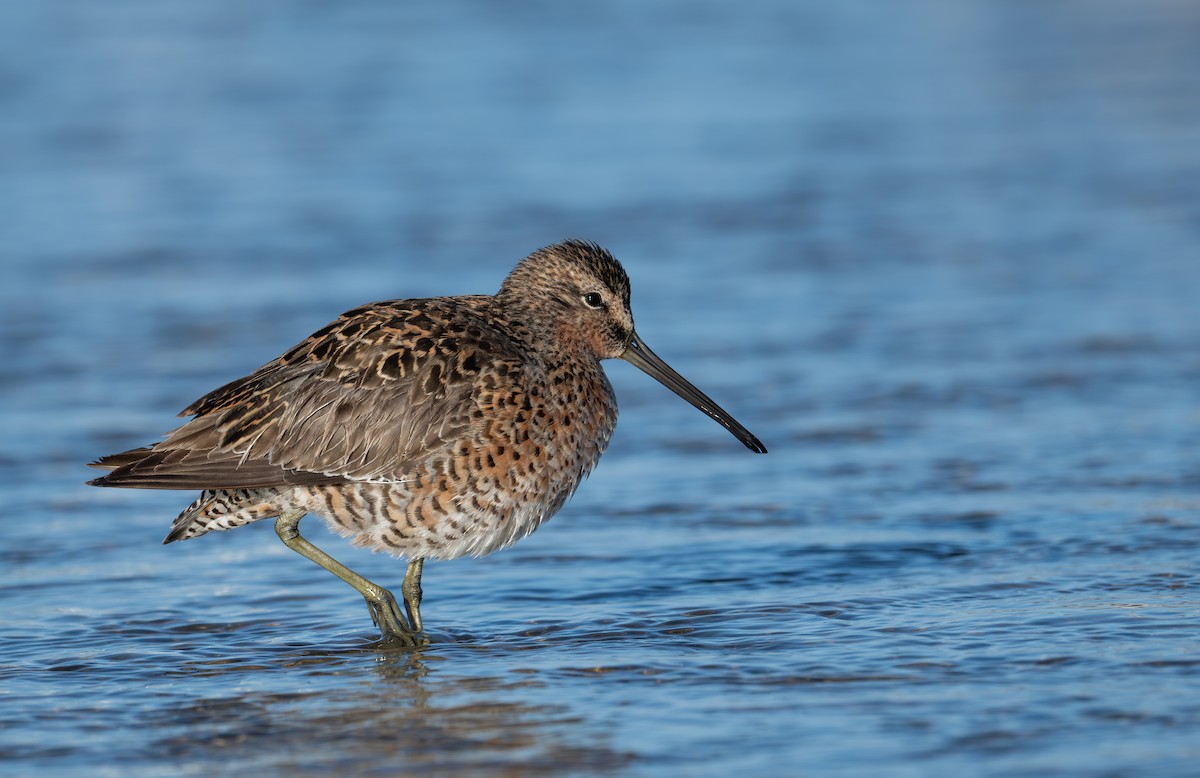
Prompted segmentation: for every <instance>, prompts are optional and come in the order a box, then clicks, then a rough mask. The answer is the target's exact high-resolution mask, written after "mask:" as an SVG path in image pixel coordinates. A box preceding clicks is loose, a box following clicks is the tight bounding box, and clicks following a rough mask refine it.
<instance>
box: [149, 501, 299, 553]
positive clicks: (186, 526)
mask: <svg viewBox="0 0 1200 778" xmlns="http://www.w3.org/2000/svg"><path fill="white" fill-rule="evenodd" d="M276 497H278V492H276V491H274V490H272V489H215V490H214V489H208V490H205V491H204V492H202V493H201V495H200V497H199V498H197V499H196V501H195V502H194V503H192V504H191V505H189V506H188V507H187V508H185V509H184V510H183V512H182V513H180V514H179V515H178V516H177V517H176V518H175V521H173V522H172V523H171V531H170V532H169V533H167V537H166V538H165V539H164V540H163V543H174V542H175V541H176V540H190V539H191V538H195V537H199V536H200V535H203V534H205V533H206V532H212V531H214V530H226V529H233V528H234V527H240V526H242V525H243V524H249V523H250V522H252V521H258V520H259V519H271V518H275V517H276V516H278V515H279V514H280V512H281V511H280V509H279V508H278V507H277V505H276V504H275V501H274V499H273V498H276Z"/></svg>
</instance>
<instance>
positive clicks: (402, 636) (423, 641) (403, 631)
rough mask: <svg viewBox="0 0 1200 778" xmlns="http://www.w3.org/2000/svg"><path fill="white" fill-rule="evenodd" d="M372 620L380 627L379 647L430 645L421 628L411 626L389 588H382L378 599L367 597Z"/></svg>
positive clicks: (418, 646)
mask: <svg viewBox="0 0 1200 778" xmlns="http://www.w3.org/2000/svg"><path fill="white" fill-rule="evenodd" d="M365 599H366V601H367V608H369V609H370V611H371V620H372V621H374V622H375V626H377V627H379V633H380V639H379V642H378V643H376V644H375V646H376V647H377V648H410V649H411V648H422V647H424V646H427V645H429V638H427V637H425V633H423V632H421V630H420V629H419V628H416V629H414V628H413V627H411V626H409V623H408V621H407V620H406V619H405V617H404V614H403V613H401V611H400V605H399V603H397V602H396V598H395V597H394V596H393V595H392V593H391V592H389V591H388V590H387V589H382V590H381V595H380V596H379V598H378V600H373V599H372V598H370V597H365Z"/></svg>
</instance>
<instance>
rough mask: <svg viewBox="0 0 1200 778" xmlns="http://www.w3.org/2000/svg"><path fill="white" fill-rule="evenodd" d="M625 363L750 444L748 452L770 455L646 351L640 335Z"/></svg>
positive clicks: (631, 343)
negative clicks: (634, 367)
mask: <svg viewBox="0 0 1200 778" xmlns="http://www.w3.org/2000/svg"><path fill="white" fill-rule="evenodd" d="M621 359H623V360H625V361H626V362H628V363H630V364H632V365H635V366H637V368H638V369H639V370H641V371H642V372H644V373H645V374H646V375H648V376H650V377H651V378H653V379H654V380H655V381H658V382H659V383H660V384H662V385H663V386H665V387H667V388H668V389H670V390H671V391H672V392H674V393H675V394H677V395H679V396H680V397H682V398H683V399H685V400H687V401H688V402H690V403H691V404H692V405H694V406H696V407H697V408H699V409H700V410H701V411H703V412H704V413H705V414H706V415H707V416H709V417H710V418H712V419H714V420H716V422H717V423H718V424H720V425H721V426H722V427H724V428H725V429H727V430H729V431H730V432H732V433H733V436H734V437H735V438H737V439H738V440H740V441H742V443H744V444H746V448H748V449H750V450H751V451H754V452H756V453H759V454H765V453H767V447H766V446H764V445H763V444H762V443H761V442H760V441H759V439H758V438H756V437H754V436H753V435H751V434H750V430H748V429H746V428H745V427H743V426H742V425H741V424H738V422H737V420H736V419H734V418H733V417H732V416H730V415H729V414H728V413H726V412H725V409H724V408H722V407H721V406H719V405H717V404H716V403H715V402H713V401H712V400H711V399H710V398H709V397H708V395H706V394H705V393H704V392H702V391H700V390H699V389H697V388H696V387H694V386H692V385H691V384H690V383H688V380H687V379H686V378H684V377H683V376H681V375H679V373H676V372H675V371H674V370H672V369H671V366H670V365H668V364H667V363H666V362H663V361H662V360H661V359H659V357H658V355H657V354H655V353H654V352H653V351H651V350H650V349H648V348H646V344H645V343H643V342H642V339H641V338H639V337H638V336H637V333H636V332H635V333H634V334H633V337H632V338H630V339H629V345H628V346H626V347H625V353H624V354H622V355H621Z"/></svg>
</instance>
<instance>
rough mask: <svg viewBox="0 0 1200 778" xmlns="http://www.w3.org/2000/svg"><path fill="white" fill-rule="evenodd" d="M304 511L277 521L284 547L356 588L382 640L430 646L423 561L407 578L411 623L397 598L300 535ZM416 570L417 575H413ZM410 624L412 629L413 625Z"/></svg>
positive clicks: (416, 562)
mask: <svg viewBox="0 0 1200 778" xmlns="http://www.w3.org/2000/svg"><path fill="white" fill-rule="evenodd" d="M304 516H305V512H304V511H287V512H285V513H283V514H282V515H280V517H279V518H278V519H276V520H275V532H276V534H278V535H279V539H280V540H282V541H283V544H284V545H285V546H287V547H288V548H290V549H291V550H292V551H295V552H296V553H297V554H299V555H300V556H302V557H305V558H307V559H310V560H312V561H313V562H315V563H317V564H318V565H320V566H321V567H323V568H325V569H326V570H328V571H329V572H331V573H333V574H334V575H336V576H337V577H338V578H341V579H342V580H343V581H345V582H346V583H348V584H350V585H351V586H353V587H354V589H355V591H357V592H358V593H359V594H361V595H362V596H363V599H365V600H366V601H367V607H368V608H369V609H370V610H371V620H372V621H374V622H375V625H376V626H378V627H379V631H380V633H382V635H383V640H384V642H386V643H394V644H398V645H403V646H409V647H413V648H415V647H417V646H423V645H427V644H428V643H429V641H428V639H426V637H425V636H424V635H422V634H421V610H420V609H421V567H422V565H421V564H420V563H421V561H422V560H420V559H416V560H413V561H412V562H411V563H410V564H409V566H408V572H407V573H406V574H405V576H404V588H403V589H402V592H403V594H404V607H405V609H406V610H407V611H408V618H409V621H408V622H406V621H405V620H404V616H402V615H401V614H400V606H399V605H398V604H397V603H396V598H395V596H394V595H393V594H392V593H391V592H389V591H388V590H387V589H384V588H383V587H382V586H380V585H379V584H376V583H372V582H371V581H368V580H367V579H366V578H363V577H362V576H361V575H359V574H358V573H356V572H354V571H353V570H351V569H350V568H348V567H346V566H345V565H343V564H342V563H341V562H339V561H337V560H336V559H334V558H333V557H331V556H329V554H326V553H325V552H324V551H322V550H321V549H319V548H317V547H316V546H314V545H313V544H312V543H310V542H309V541H308V540H307V539H306V538H305V537H303V536H302V535H301V534H300V519H302V518H304ZM414 568H415V572H414ZM410 624H411V626H410Z"/></svg>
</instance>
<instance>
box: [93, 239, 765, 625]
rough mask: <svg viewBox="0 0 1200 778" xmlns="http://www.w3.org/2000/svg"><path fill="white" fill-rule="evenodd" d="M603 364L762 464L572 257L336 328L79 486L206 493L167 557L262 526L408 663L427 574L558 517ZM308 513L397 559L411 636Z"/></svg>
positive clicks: (592, 253) (590, 447)
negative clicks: (430, 567) (328, 546)
mask: <svg viewBox="0 0 1200 778" xmlns="http://www.w3.org/2000/svg"><path fill="white" fill-rule="evenodd" d="M617 357H619V358H621V359H624V360H626V361H627V362H632V363H633V364H634V365H636V366H637V367H639V368H641V369H642V370H643V371H645V372H646V373H648V374H649V375H651V376H653V377H654V378H655V379H657V380H658V381H660V382H661V383H662V384H663V385H665V386H666V387H668V388H669V389H671V390H672V391H673V392H675V393H676V394H678V395H679V396H680V397H682V398H683V399H685V400H687V401H688V402H689V403H691V404H692V405H694V406H696V407H697V408H699V409H700V410H701V411H703V412H704V413H706V414H708V416H710V417H711V418H713V419H715V420H716V421H717V422H719V423H720V424H721V425H722V426H724V427H725V429H727V430H729V431H730V432H731V433H733V434H734V436H736V437H737V439H738V440H740V441H742V443H744V444H745V445H746V447H747V448H749V449H751V450H752V451H756V452H758V453H766V448H764V447H763V444H762V443H760V442H759V440H758V438H756V437H754V435H752V434H750V432H749V431H748V430H747V429H746V428H745V427H743V426H742V425H741V424H739V423H738V422H737V421H735V420H734V419H733V418H732V417H731V416H730V415H729V414H728V413H726V412H725V411H724V410H722V409H721V408H720V406H718V405H717V404H716V403H715V402H713V401H712V400H710V399H709V398H708V397H707V396H706V395H705V394H704V393H703V392H701V391H700V390H699V389H697V388H696V387H694V386H692V385H691V384H690V383H688V382H687V380H685V379H684V378H683V377H682V376H680V375H679V374H678V373H676V372H675V371H674V370H672V369H671V368H670V367H668V366H667V364H666V363H665V362H663V361H662V360H661V359H659V358H658V357H657V356H656V355H655V354H654V352H653V351H651V350H650V349H648V348H647V347H646V345H645V343H643V342H642V340H641V338H639V337H638V335H637V333H636V332H635V331H634V329H633V314H632V312H631V311H630V308H629V277H628V276H627V275H626V274H625V270H624V269H623V268H622V267H621V265H620V263H619V262H617V260H616V259H615V258H614V257H613V256H612V255H611V254H609V253H608V252H607V251H605V250H604V249H602V248H600V247H599V246H596V245H595V244H592V243H585V242H582V241H573V240H572V241H566V242H564V243H560V244H557V245H554V246H549V247H547V248H544V249H541V250H540V251H536V252H534V253H533V254H531V255H530V256H528V257H526V258H525V259H524V260H522V261H521V262H520V263H519V264H518V265H517V267H516V269H514V270H513V271H512V273H511V274H510V275H509V276H508V278H506V279H505V281H504V283H503V284H502V285H501V287H500V291H499V292H497V293H496V294H495V295H494V296H487V295H471V296H463V297H435V298H430V299H425V300H388V301H386V302H379V303H372V304H370V305H364V306H362V307H360V308H355V309H354V310H351V311H347V312H346V313H344V314H342V315H341V316H340V317H338V319H337V320H336V321H334V322H333V323H331V324H329V325H328V326H326V327H322V328H321V329H319V330H317V331H316V332H314V333H313V334H312V335H311V336H309V337H308V338H307V339H305V340H304V341H303V342H301V343H300V344H298V345H297V346H296V347H294V348H292V349H291V350H289V351H288V352H287V353H285V354H284V355H283V356H281V357H279V358H278V359H275V360H273V361H271V362H268V363H267V364H266V365H263V366H262V367H260V368H259V369H258V370H256V371H254V372H253V373H251V374H250V375H248V376H246V377H245V378H239V379H238V380H236V381H233V382H232V383H229V384H226V385H225V386H222V387H221V388H220V389H217V390H215V391H213V392H210V393H209V394H206V395H205V396H204V397H201V398H200V399H199V400H197V401H196V402H194V403H192V404H191V405H189V406H188V407H187V408H186V409H184V411H183V412H182V413H181V414H180V415H181V416H192V417H193V418H192V419H191V421H189V422H187V423H186V424H184V425H183V426H182V427H179V428H178V429H176V430H175V431H174V432H171V433H169V434H168V435H167V436H166V437H165V439H164V440H162V441H161V442H159V443H155V444H154V445H152V446H148V447H145V448H137V449H133V450H132V451H126V452H124V453H121V454H112V455H110V456H106V457H103V458H102V459H100V460H99V461H98V462H95V463H93V466H94V467H98V468H102V469H107V470H110V471H111V472H109V473H108V474H107V475H105V476H103V477H101V478H97V479H95V480H94V481H90V482H89V483H91V484H93V485H95V486H122V487H134V488H142V489H200V490H202V492H201V494H200V497H199V498H198V499H197V500H196V501H195V502H193V503H192V504H191V505H190V506H188V507H187V509H186V510H184V511H183V513H181V514H179V516H178V518H176V519H175V521H174V523H173V524H172V526H171V531H170V534H168V535H167V538H166V540H165V541H164V542H165V543H170V542H172V541H175V540H187V539H189V538H194V537H197V536H198V535H203V534H204V533H206V532H209V531H212V530H224V529H231V528H233V527H239V526H241V525H243V524H247V523H249V522H252V521H257V520H258V519H267V518H274V519H275V530H276V532H278V533H279V537H280V538H281V539H282V540H283V542H284V543H285V544H287V546H288V547H289V548H291V549H292V550H293V551H296V552H297V553H299V554H301V555H303V556H305V557H308V558H309V559H311V560H312V561H313V562H316V563H317V564H318V565H320V566H322V567H324V568H325V569H327V570H329V571H330V572H331V573H333V574H334V575H336V576H338V577H339V578H341V579H342V580H343V581H345V582H346V583H348V584H350V585H351V586H353V587H354V588H355V589H356V590H358V592H359V593H361V594H362V595H363V597H365V598H366V601H367V605H368V607H369V608H370V610H371V616H372V618H373V619H374V621H375V623H376V624H377V625H378V627H379V629H380V631H381V632H382V634H383V638H384V640H385V641H386V642H392V643H398V644H402V645H410V646H415V645H421V644H422V643H424V642H425V638H424V635H423V634H422V625H421V612H420V603H421V570H422V566H423V564H424V561H425V560H426V559H455V558H457V557H461V556H465V555H468V554H470V555H475V556H480V555H483V554H490V553H491V552H493V551H496V550H498V549H501V548H505V547H507V546H509V545H512V544H513V543H515V542H516V541H518V540H520V539H521V538H523V537H525V536H526V535H528V534H529V533H531V532H533V531H534V530H535V529H537V528H538V527H539V526H540V525H541V523H542V522H544V521H545V520H546V519H548V518H550V517H551V516H553V515H554V514H555V513H556V512H557V511H558V509H559V508H561V507H562V506H563V503H565V502H566V501H567V498H568V497H570V496H571V494H572V493H573V492H574V491H575V488H576V487H577V486H579V482H580V481H581V480H583V478H584V476H586V475H587V474H588V473H589V472H590V471H591V469H592V467H593V466H594V465H595V464H596V460H598V459H599V458H600V454H601V453H603V452H604V449H605V447H606V446H607V445H608V440H609V437H610V436H611V435H612V431H613V428H614V426H615V425H616V422H617V401H616V398H615V397H614V396H613V390H612V386H611V385H610V384H609V382H608V378H607V377H606V376H605V375H604V370H603V369H602V368H601V366H600V360H602V359H612V358H617ZM309 513H313V514H316V515H317V516H320V517H321V518H323V519H325V521H326V522H327V523H328V524H329V526H330V527H331V528H333V530H335V531H336V532H339V533H341V534H342V535H345V536H348V537H350V538H352V539H353V542H354V543H356V544H357V545H361V546H366V547H368V548H371V549H374V550H378V551H386V552H388V553H390V554H393V555H395V556H400V557H405V558H407V559H408V560H409V564H408V570H407V572H406V573H405V576H404V583H403V587H402V589H401V592H402V594H403V599H404V606H405V611H406V613H407V619H406V618H405V616H404V615H402V614H401V613H400V610H399V607H398V605H397V602H396V599H395V597H393V596H392V593H391V592H389V591H388V590H387V589H384V588H383V587H381V586H378V585H376V584H374V583H372V582H370V581H368V580H367V579H365V578H363V577H362V576H360V575H358V574H357V573H355V572H354V571H352V570H350V569H349V568H347V567H345V566H344V565H342V564H341V563H339V562H337V561H336V560H335V559H333V558H332V557H330V556H329V555H328V554H326V553H325V552H323V551H321V550H320V549H318V548H317V547H316V546H314V545H313V544H312V543H310V542H309V541H308V540H307V539H305V538H304V537H302V536H301V535H300V532H299V529H298V527H299V523H300V519H301V518H303V517H304V516H305V515H306V514H309Z"/></svg>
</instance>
